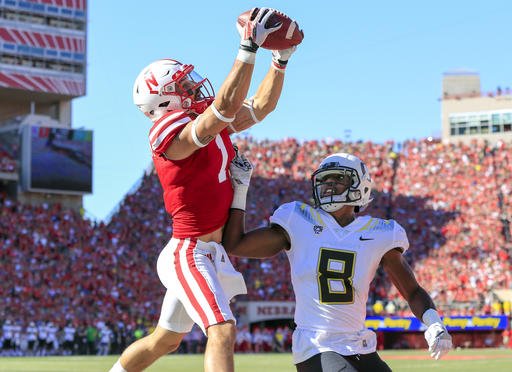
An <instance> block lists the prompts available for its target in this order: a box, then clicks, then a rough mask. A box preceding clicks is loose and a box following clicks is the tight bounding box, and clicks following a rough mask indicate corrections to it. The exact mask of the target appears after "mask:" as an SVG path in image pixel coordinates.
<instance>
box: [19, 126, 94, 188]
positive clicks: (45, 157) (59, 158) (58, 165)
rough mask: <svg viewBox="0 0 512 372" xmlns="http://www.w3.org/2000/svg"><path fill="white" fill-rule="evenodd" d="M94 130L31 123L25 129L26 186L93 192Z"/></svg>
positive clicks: (24, 176)
mask: <svg viewBox="0 0 512 372" xmlns="http://www.w3.org/2000/svg"><path fill="white" fill-rule="evenodd" d="M92 140H93V133H92V131H91V130H84V129H70V128H55V127H43V126H33V125H30V126H27V127H25V128H24V130H23V143H22V186H23V188H24V189H25V190H28V191H41V192H54V193H69V194H84V193H91V192H92Z"/></svg>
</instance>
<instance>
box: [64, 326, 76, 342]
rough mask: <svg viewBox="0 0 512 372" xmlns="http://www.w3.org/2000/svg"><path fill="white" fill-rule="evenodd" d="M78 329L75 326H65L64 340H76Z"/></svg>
mask: <svg viewBox="0 0 512 372" xmlns="http://www.w3.org/2000/svg"><path fill="white" fill-rule="evenodd" d="M75 333H76V329H75V327H73V326H66V327H64V341H74V340H75Z"/></svg>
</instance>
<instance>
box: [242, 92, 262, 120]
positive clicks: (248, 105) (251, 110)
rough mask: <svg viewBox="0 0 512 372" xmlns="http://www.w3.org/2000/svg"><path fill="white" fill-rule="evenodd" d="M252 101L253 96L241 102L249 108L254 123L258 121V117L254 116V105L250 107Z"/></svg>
mask: <svg viewBox="0 0 512 372" xmlns="http://www.w3.org/2000/svg"><path fill="white" fill-rule="evenodd" d="M253 102H254V98H253V97H251V98H249V99H248V100H247V101H246V102H244V103H243V106H244V107H247V109H248V110H249V113H250V114H251V118H252V120H254V122H255V123H259V122H260V121H259V120H258V118H257V117H256V114H255V113H254V107H252V104H253Z"/></svg>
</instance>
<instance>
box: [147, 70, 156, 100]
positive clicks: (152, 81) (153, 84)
mask: <svg viewBox="0 0 512 372" xmlns="http://www.w3.org/2000/svg"><path fill="white" fill-rule="evenodd" d="M144 81H145V82H146V85H147V86H148V89H149V94H158V90H154V89H153V88H152V87H158V81H156V78H155V75H153V73H152V72H151V71H150V72H149V74H146V76H145V77H144Z"/></svg>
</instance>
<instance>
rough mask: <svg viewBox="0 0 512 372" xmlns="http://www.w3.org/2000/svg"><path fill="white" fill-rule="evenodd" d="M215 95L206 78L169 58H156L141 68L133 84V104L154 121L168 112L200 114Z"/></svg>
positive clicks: (189, 66) (191, 66) (191, 68)
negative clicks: (180, 111) (182, 111)
mask: <svg viewBox="0 0 512 372" xmlns="http://www.w3.org/2000/svg"><path fill="white" fill-rule="evenodd" d="M214 98H215V93H214V91H213V87H212V84H211V83H210V81H209V80H208V79H203V78H202V77H201V76H200V75H199V74H198V73H196V72H195V71H194V66H193V65H184V64H183V63H181V62H178V61H175V60H173V59H160V60H158V61H155V62H153V63H151V64H150V65H149V66H147V67H145V68H144V69H143V70H142V71H141V72H140V74H139V76H137V79H136V80H135V84H134V85H133V103H135V104H136V105H137V107H139V109H140V110H141V111H142V112H143V113H144V115H146V116H147V117H149V118H150V119H151V120H153V121H155V120H158V119H159V118H160V117H162V115H163V114H165V113H166V112H168V111H173V110H188V111H190V112H192V113H195V114H201V113H202V112H203V111H204V110H206V108H207V107H208V106H209V105H210V104H211V103H212V102H213V100H214Z"/></svg>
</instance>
